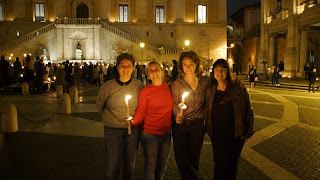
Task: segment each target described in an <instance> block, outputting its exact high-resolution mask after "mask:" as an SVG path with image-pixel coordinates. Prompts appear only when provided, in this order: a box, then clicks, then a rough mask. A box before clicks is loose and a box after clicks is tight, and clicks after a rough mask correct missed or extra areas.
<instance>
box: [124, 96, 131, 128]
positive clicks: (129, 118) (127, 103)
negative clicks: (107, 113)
mask: <svg viewBox="0 0 320 180" xmlns="http://www.w3.org/2000/svg"><path fill="white" fill-rule="evenodd" d="M131 98H132V96H131V95H126V98H125V99H124V100H125V103H126V106H127V119H126V122H127V127H128V134H131V125H130V120H131V119H132V117H130V115H129V99H131Z"/></svg>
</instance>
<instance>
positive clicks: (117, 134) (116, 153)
mask: <svg viewBox="0 0 320 180" xmlns="http://www.w3.org/2000/svg"><path fill="white" fill-rule="evenodd" d="M138 143H139V129H138V128H132V131H131V135H129V134H128V130H127V129H119V128H109V127H104V145H105V151H106V154H107V179H108V180H119V177H120V169H121V164H122V172H123V176H122V178H123V179H124V180H130V179H133V172H134V168H135V160H136V152H137V150H138Z"/></svg>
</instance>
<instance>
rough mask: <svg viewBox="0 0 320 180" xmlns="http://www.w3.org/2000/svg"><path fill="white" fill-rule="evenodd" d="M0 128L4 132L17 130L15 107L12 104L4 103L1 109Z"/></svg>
mask: <svg viewBox="0 0 320 180" xmlns="http://www.w3.org/2000/svg"><path fill="white" fill-rule="evenodd" d="M1 119H2V130H3V132H5V133H13V132H17V131H18V116H17V109H16V107H15V106H14V105H13V104H5V105H3V107H2V109H1Z"/></svg>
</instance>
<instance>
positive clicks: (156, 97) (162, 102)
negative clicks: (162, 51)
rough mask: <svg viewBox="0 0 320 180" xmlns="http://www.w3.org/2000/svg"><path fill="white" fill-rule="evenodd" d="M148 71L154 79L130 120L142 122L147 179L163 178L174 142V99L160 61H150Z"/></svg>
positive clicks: (141, 93)
mask: <svg viewBox="0 0 320 180" xmlns="http://www.w3.org/2000/svg"><path fill="white" fill-rule="evenodd" d="M147 72H148V77H149V79H151V81H152V83H151V84H148V85H147V86H146V87H144V88H143V89H142V90H141V91H140V93H139V101H138V108H137V111H136V113H135V115H134V117H133V119H132V120H131V123H132V124H133V125H134V126H137V125H140V124H142V125H141V128H142V135H141V144H142V147H143V153H144V159H145V161H144V179H146V180H148V179H162V178H163V176H164V173H165V170H166V163H167V161H168V158H169V149H170V144H171V115H172V106H173V101H172V95H171V91H170V88H169V86H168V85H167V83H166V82H165V81H164V80H163V71H162V68H161V66H160V64H159V63H157V62H151V63H149V65H148V69H147Z"/></svg>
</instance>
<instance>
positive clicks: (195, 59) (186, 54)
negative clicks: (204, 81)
mask: <svg viewBox="0 0 320 180" xmlns="http://www.w3.org/2000/svg"><path fill="white" fill-rule="evenodd" d="M184 58H190V59H192V60H193V62H194V63H195V64H196V70H195V73H196V74H197V75H198V74H199V73H200V59H199V56H198V55H197V53H195V52H193V51H186V52H183V53H181V54H180V57H179V62H178V69H179V71H180V73H182V74H184V72H183V68H182V60H183V59H184Z"/></svg>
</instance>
